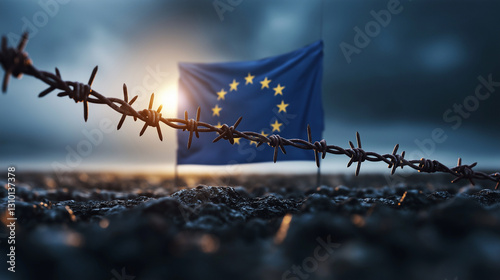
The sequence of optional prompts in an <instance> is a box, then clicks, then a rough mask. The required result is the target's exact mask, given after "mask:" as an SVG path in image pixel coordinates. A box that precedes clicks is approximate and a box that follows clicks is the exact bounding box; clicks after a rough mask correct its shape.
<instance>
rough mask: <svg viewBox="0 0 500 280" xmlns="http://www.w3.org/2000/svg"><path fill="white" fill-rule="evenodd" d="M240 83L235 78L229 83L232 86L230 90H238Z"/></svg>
mask: <svg viewBox="0 0 500 280" xmlns="http://www.w3.org/2000/svg"><path fill="white" fill-rule="evenodd" d="M239 84H240V83H237V82H236V80H234V79H233V82H232V83H230V84H229V86H230V87H231V88H230V89H229V91H233V90H234V91H236V90H238V85H239Z"/></svg>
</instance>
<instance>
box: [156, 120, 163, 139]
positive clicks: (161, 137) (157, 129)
mask: <svg viewBox="0 0 500 280" xmlns="http://www.w3.org/2000/svg"><path fill="white" fill-rule="evenodd" d="M156 131H158V137H160V141H163V136H162V135H161V128H160V124H158V125H157V126H156Z"/></svg>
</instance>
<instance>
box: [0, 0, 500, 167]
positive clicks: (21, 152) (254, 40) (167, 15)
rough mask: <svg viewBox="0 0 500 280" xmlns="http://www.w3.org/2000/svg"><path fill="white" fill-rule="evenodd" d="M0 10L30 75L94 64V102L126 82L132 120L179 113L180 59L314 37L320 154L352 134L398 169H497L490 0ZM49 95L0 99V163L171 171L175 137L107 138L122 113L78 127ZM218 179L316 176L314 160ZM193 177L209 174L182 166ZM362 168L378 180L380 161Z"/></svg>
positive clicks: (494, 32)
mask: <svg viewBox="0 0 500 280" xmlns="http://www.w3.org/2000/svg"><path fill="white" fill-rule="evenodd" d="M0 10H1V11H2V16H1V18H0V23H1V24H0V34H1V35H4V36H7V37H8V39H9V43H10V45H12V44H14V43H17V42H18V40H19V38H20V35H21V34H22V31H23V30H28V31H29V32H30V40H29V43H28V45H27V48H26V51H27V52H28V53H29V55H30V57H31V59H32V60H33V62H34V64H35V66H36V67H37V68H38V69H40V70H45V71H51V72H53V71H54V67H58V68H59V70H60V71H61V74H62V77H63V79H65V80H70V81H80V82H86V81H87V80H88V78H89V76H90V73H91V71H92V69H93V67H94V66H95V65H99V72H98V74H97V77H96V79H95V81H94V84H93V88H94V89H96V90H97V91H98V92H99V93H101V94H104V95H105V96H108V97H117V98H122V96H123V93H122V84H123V83H126V84H127V85H128V88H129V95H130V96H134V95H136V94H137V95H139V99H138V101H137V102H136V103H135V104H134V108H140V109H142V108H146V107H147V104H148V102H149V95H150V93H151V92H155V94H156V96H157V98H156V101H155V108H156V106H157V105H158V104H159V103H162V104H163V106H164V109H163V111H162V113H163V116H167V117H175V116H176V108H177V106H176V101H177V95H176V94H177V92H176V90H177V81H178V69H177V63H178V62H225V61H241V60H255V59H260V58H264V57H267V56H274V55H279V54H282V53H286V52H289V51H292V50H295V49H297V48H300V47H302V46H304V45H307V44H309V43H312V42H314V41H316V40H318V39H323V40H324V46H325V50H324V76H323V102H324V103H323V106H324V110H325V118H326V119H325V124H326V128H325V131H324V133H323V137H324V138H325V139H326V140H327V143H329V144H333V145H338V146H342V147H346V148H347V147H348V141H349V140H352V141H354V140H355V133H356V131H359V132H360V134H361V140H362V143H363V148H365V149H366V150H367V151H375V152H379V153H390V152H391V151H392V148H393V147H394V145H395V144H396V143H399V144H400V151H402V150H406V152H407V155H408V156H407V158H412V159H419V158H421V157H426V158H431V159H437V160H439V161H441V162H442V163H444V164H446V165H455V164H456V161H457V158H458V157H462V159H463V160H464V163H472V162H475V161H477V162H478V168H480V169H494V170H500V146H499V145H498V143H499V139H500V129H499V128H500V123H499V122H498V116H499V115H498V105H499V104H500V65H499V63H498V62H499V60H500V37H499V36H498V34H500V17H498V12H499V11H500V2H499V1H472V0H471V1H393V0H391V1H388V0H384V1H333V0H324V1H321V0H315V1H313V0H308V1H304V0H276V1H264V0H262V1H261V0H232V1H227V0H216V1H206V0H204V1H202V0H199V1H195V0H189V1H186V0H176V1H141V2H137V1H77V0H40V1H14V0H6V1H1V3H0ZM387 15H389V16H387ZM2 74H3V72H2ZM497 81H498V82H497ZM45 88H46V87H45V85H44V84H43V83H42V82H40V81H38V80H36V79H34V78H32V77H23V78H22V80H21V81H19V80H16V79H12V80H11V83H10V84H9V88H8V92H7V93H6V94H2V95H0V127H1V133H0V165H1V166H5V167H6V166H11V165H14V166H16V167H17V169H18V170H44V171H56V172H57V171H63V172H65V171H78V170H111V171H116V170H122V171H127V170H133V171H145V170H149V171H159V172H164V173H171V172H173V170H174V165H175V160H176V158H175V152H176V149H177V147H176V141H175V137H176V134H175V130H174V129H168V128H167V127H164V128H163V134H164V138H165V139H164V141H163V142H160V141H159V140H158V137H157V135H156V132H155V131H154V130H153V129H148V130H147V131H146V133H145V135H144V136H143V137H139V131H140V129H141V127H142V124H141V123H139V122H136V123H134V122H133V121H132V119H131V118H128V119H127V120H126V121H125V124H124V126H123V128H122V129H121V130H120V131H116V130H115V129H107V128H108V127H109V126H112V127H116V124H117V123H118V121H119V119H120V115H119V114H117V113H116V112H114V111H113V110H111V109H110V108H108V107H107V106H104V105H95V104H90V110H89V111H90V113H89V120H88V122H87V123H85V122H84V120H83V112H82V111H83V109H82V104H81V103H79V104H76V103H74V102H73V101H71V100H68V99H67V98H58V97H56V94H55V93H52V94H50V95H49V96H47V97H45V98H42V99H38V97H37V95H38V93H39V92H41V91H42V90H44V89H45ZM193 114H194V112H192V113H191V114H190V115H193ZM93 133H94V134H93ZM96 133H97V134H99V135H101V136H102V137H98V136H95V138H94V140H95V141H94V142H93V143H92V146H91V148H90V150H88V152H86V153H85V154H83V155H80V156H75V155H74V152H75V151H76V150H77V149H78V147H79V145H81V143H82V141H85V140H87V139H88V135H97V134H96ZM228 145H229V144H228ZM182 148H183V147H182ZM269 157H270V158H272V155H271V154H270V155H269ZM346 164H347V159H346V158H345V157H339V156H327V158H326V159H325V160H324V162H323V167H322V171H323V172H325V173H328V172H333V173H344V172H349V173H353V172H354V167H351V168H350V169H347V168H346V167H345V165H346ZM219 169H221V170H223V171H222V172H226V173H228V172H229V173H231V172H237V171H245V170H254V171H255V170H260V171H261V172H262V171H266V172H280V171H288V172H289V171H293V172H297V171H300V172H315V170H316V168H315V164H313V163H312V162H307V163H304V162H301V163H278V164H258V165H254V164H252V165H245V166H231V167H227V166H226V167H220V168H219ZM193 170H209V169H193V166H184V167H182V168H181V169H180V171H181V172H182V171H185V172H188V171H193ZM363 170H365V171H367V170H371V171H379V170H383V171H384V172H388V171H387V166H385V165H383V164H380V163H365V164H364V166H363V168H362V172H361V173H363Z"/></svg>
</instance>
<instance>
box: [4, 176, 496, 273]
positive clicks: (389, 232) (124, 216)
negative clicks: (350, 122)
mask: <svg viewBox="0 0 500 280" xmlns="http://www.w3.org/2000/svg"><path fill="white" fill-rule="evenodd" d="M82 176H83V178H82ZM25 178H26V180H24V182H18V184H17V185H16V186H17V188H16V197H15V200H16V202H15V216H16V217H17V221H16V228H15V240H16V244H15V271H16V272H15V273H12V272H10V271H8V270H7V268H8V267H9V266H10V265H9V264H8V263H7V261H8V259H7V258H8V256H7V253H9V251H10V246H11V245H8V244H7V241H8V239H7V238H6V237H7V236H8V235H9V233H10V231H9V228H7V227H6V225H8V224H9V222H10V221H8V220H7V218H8V217H9V216H8V212H7V207H8V191H7V189H6V188H0V201H1V204H0V211H1V213H3V214H2V217H1V221H2V223H3V225H2V228H1V232H0V236H1V237H2V239H1V244H0V248H1V252H2V254H1V255H0V260H1V261H2V263H3V264H4V267H3V269H2V270H1V271H0V278H1V279H107V280H111V279H115V280H120V279H128V280H132V279H136V280H142V279H293V280H296V279H438V280H444V279H457V280H458V279H460V280H462V279H500V191H494V190H491V189H489V188H483V187H480V186H468V185H463V186H460V185H452V184H429V183H418V182H417V183H413V182H411V183H410V182H408V183H407V184H398V185H396V186H391V187H388V186H383V184H381V185H380V186H369V185H367V184H366V183H363V184H358V185H357V186H346V185H343V184H335V183H331V182H329V183H326V184H325V185H322V186H320V187H318V188H316V187H307V186H304V185H306V184H309V185H314V184H310V183H308V182H307V181H300V180H296V179H293V178H287V177H280V178H279V180H277V179H270V178H268V179H267V181H266V180H262V181H259V183H255V182H257V181H256V180H255V181H254V182H253V183H249V184H246V185H245V184H243V185H245V186H236V187H223V186H207V185H199V186H196V187H193V188H174V187H173V186H172V185H171V184H170V183H168V182H167V181H161V180H156V181H155V182H154V183H152V181H151V180H147V179H145V177H126V178H122V179H121V180H116V178H115V177H109V178H108V177H106V176H105V175H102V176H92V175H90V176H89V175H85V174H84V175H82V174H80V175H74V176H73V177H70V178H69V179H68V180H67V181H60V180H54V178H53V177H50V176H45V175H43V174H39V175H36V176H35V175H32V176H26V177H25ZM367 181H370V177H366V178H365V179H364V182H367ZM409 181H410V180H409ZM266 182H268V183H266ZM292 182H295V183H297V182H301V183H300V184H293V183H292ZM0 183H1V185H4V184H6V182H5V181H4V182H0ZM169 184H170V185H169ZM266 184H267V185H266ZM298 185H299V186H298ZM6 263H7V265H5V264H6Z"/></svg>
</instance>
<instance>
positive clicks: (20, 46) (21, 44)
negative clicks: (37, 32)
mask: <svg viewBox="0 0 500 280" xmlns="http://www.w3.org/2000/svg"><path fill="white" fill-rule="evenodd" d="M27 43H28V32H27V31H26V32H24V33H23V36H22V38H21V40H20V41H19V44H18V45H17V50H18V51H20V52H22V51H23V50H24V48H25V47H26V44H27Z"/></svg>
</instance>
